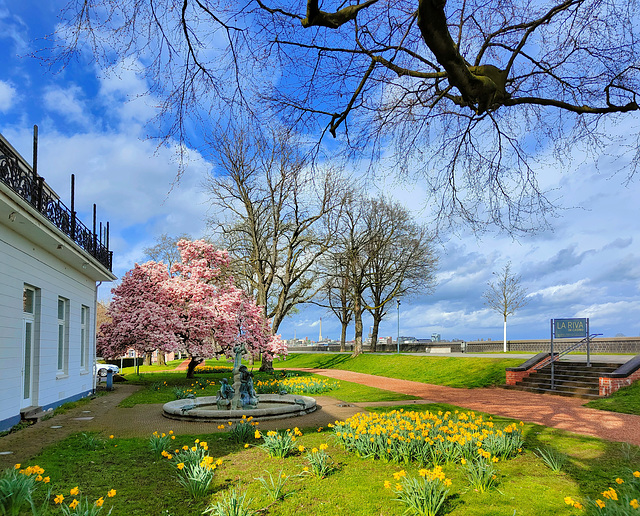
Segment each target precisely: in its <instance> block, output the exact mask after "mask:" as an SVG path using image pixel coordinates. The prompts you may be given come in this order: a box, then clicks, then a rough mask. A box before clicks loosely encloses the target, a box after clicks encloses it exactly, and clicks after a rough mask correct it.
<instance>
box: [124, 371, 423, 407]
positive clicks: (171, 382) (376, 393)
mask: <svg viewBox="0 0 640 516" xmlns="http://www.w3.org/2000/svg"><path fill="white" fill-rule="evenodd" d="M254 374H255V377H256V378H261V377H262V374H261V373H254ZM297 374H299V376H309V377H316V378H323V377H322V376H319V375H312V374H310V373H305V372H300V373H297ZM126 378H127V380H129V381H130V383H134V384H137V385H141V386H143V387H144V388H143V389H141V390H139V391H138V392H136V393H134V394H132V395H131V396H129V397H128V398H126V399H125V400H123V401H122V402H121V403H120V406H121V407H134V406H136V405H138V404H140V403H143V404H146V403H167V402H168V401H173V400H175V399H176V397H175V394H174V389H175V388H176V387H182V388H187V389H193V392H194V394H195V395H196V396H215V395H216V394H217V392H218V390H219V388H220V380H221V379H222V378H227V379H229V378H231V373H213V374H202V375H196V379H194V380H190V379H187V378H185V375H184V373H183V372H179V373H174V372H164V373H145V374H144V375H140V376H138V375H136V374H133V373H131V374H129V375H126ZM196 380H197V382H196ZM230 383H233V382H232V381H231V382H230ZM339 384H340V386H339V387H338V388H337V389H334V390H332V391H331V393H330V395H331V397H332V398H336V399H339V400H342V401H346V402H350V403H359V402H374V401H402V400H413V399H418V398H417V397H416V396H409V395H406V394H400V393H396V392H392V391H387V390H384V389H378V388H375V387H367V386H366V385H360V384H357V383H352V382H345V381H340V382H339ZM200 386H204V388H202V387H200Z"/></svg>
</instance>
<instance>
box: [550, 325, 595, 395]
mask: <svg viewBox="0 0 640 516" xmlns="http://www.w3.org/2000/svg"><path fill="white" fill-rule="evenodd" d="M554 337H555V338H556V339H584V338H586V339H587V367H590V366H591V354H590V353H591V350H590V345H589V344H590V343H589V319H588V318H586V319H585V318H582V319H551V388H552V389H555V382H554V380H555V378H554V362H555V357H554V354H553V339H554Z"/></svg>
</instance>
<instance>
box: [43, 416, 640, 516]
mask: <svg viewBox="0 0 640 516" xmlns="http://www.w3.org/2000/svg"><path fill="white" fill-rule="evenodd" d="M393 408H401V407H393ZM391 409H392V408H391V407H387V408H385V410H391ZM409 409H411V410H416V406H415V405H410V406H408V407H407V410H409ZM419 409H420V410H431V411H434V410H435V411H437V410H463V409H458V408H457V407H452V406H445V405H434V404H432V405H426V406H422V405H421V406H420V407H419ZM376 410H381V409H380V408H378V409H376ZM487 417H489V416H487ZM493 421H494V422H495V423H496V424H506V423H507V422H510V420H507V419H505V418H499V417H493ZM287 424H291V423H290V422H289V423H286V422H283V425H285V426H286V425H287ZM169 428H170V422H167V428H165V429H162V428H159V429H158V431H168V429H169ZM524 436H525V439H526V448H525V452H524V453H523V454H522V455H519V456H518V457H516V458H515V459H511V460H508V461H504V462H499V463H498V464H497V467H498V470H499V475H498V487H497V489H493V490H490V491H488V492H486V493H479V492H476V491H474V490H472V489H468V487H467V486H468V484H467V481H466V479H465V476H464V470H463V468H462V467H461V465H459V464H458V465H450V466H445V472H446V475H447V477H450V478H451V479H452V481H453V485H452V488H451V492H452V494H453V496H452V497H450V498H449V499H448V501H447V502H446V506H445V514H447V515H450V516H486V515H496V516H498V515H504V516H512V515H513V514H516V515H517V516H538V515H540V514H554V515H561V516H562V515H567V516H568V515H571V514H576V511H575V509H572V508H571V507H568V506H567V505H566V504H565V503H564V501H563V500H564V497H565V496H571V497H573V498H574V499H582V498H583V497H586V496H591V497H596V496H598V494H599V493H600V492H601V491H603V490H604V489H606V488H607V487H609V486H610V485H611V483H612V482H613V480H614V479H615V478H616V476H621V475H623V474H624V473H625V471H626V469H627V468H632V469H634V470H636V469H638V467H639V464H638V463H637V459H633V458H631V457H630V455H629V454H628V453H625V451H624V450H623V449H622V445H621V444H620V443H612V442H607V441H603V440H599V439H595V438H589V437H582V436H578V435H576V434H571V433H567V432H563V431H560V430H556V429H551V428H547V427H543V426H539V425H533V424H526V425H525V426H524ZM195 439H201V440H206V441H207V442H208V443H209V454H210V455H211V456H212V457H213V458H214V459H216V460H217V459H218V458H220V459H222V461H223V463H222V465H221V466H220V467H219V468H218V469H217V470H216V473H215V476H214V479H213V483H212V488H211V491H210V493H211V494H210V497H206V498H204V499H202V500H190V499H188V497H187V496H186V492H185V490H184V489H183V488H182V487H181V486H180V485H179V484H178V483H177V481H176V475H175V471H174V466H172V464H171V463H170V462H169V461H167V460H166V459H158V460H154V459H153V457H152V455H151V452H150V451H149V449H148V438H137V439H121V438H118V436H117V435H116V437H115V439H109V440H105V442H106V445H105V447H104V448H97V449H88V448H87V447H86V446H83V443H84V442H86V436H85V437H83V436H82V435H74V436H71V437H69V438H67V439H66V440H64V441H62V442H60V443H58V444H56V445H54V446H51V447H49V448H47V449H46V450H45V451H44V452H43V453H42V454H40V455H39V456H38V457H36V458H34V461H33V463H37V464H39V465H40V466H42V467H43V468H45V472H46V473H45V474H47V475H49V476H50V477H51V486H52V488H53V492H54V493H63V492H65V491H66V492H67V493H68V490H69V489H71V488H73V487H74V486H76V485H77V486H79V487H80V489H81V491H82V492H83V494H85V495H87V496H89V497H90V498H91V499H97V498H98V497H100V496H104V493H106V492H107V491H108V490H109V489H111V488H114V489H116V490H117V495H116V497H115V498H113V499H112V500H109V501H108V502H107V503H105V506H106V505H107V504H111V503H113V505H114V509H113V513H112V514H113V516H118V515H130V514H141V515H152V514H158V515H161V514H167V515H169V514H170V515H171V516H187V515H192V514H201V513H202V511H203V510H204V509H205V508H206V506H207V505H208V504H209V502H210V501H211V500H213V501H216V502H217V501H221V500H222V499H223V498H224V497H225V496H227V495H228V493H229V492H230V490H231V489H232V488H236V489H238V490H239V492H242V493H244V492H247V493H248V498H253V502H252V508H253V509H255V510H257V509H261V508H266V507H268V511H267V512H268V514H270V515H272V516H293V515H296V516H297V515H299V514H305V515H323V516H324V515H326V514H350V515H353V516H360V515H362V516H368V515H371V514H380V515H398V516H399V515H400V514H402V513H403V510H404V508H403V507H402V506H401V505H399V504H398V503H397V502H394V501H393V500H392V498H393V494H392V493H390V492H389V490H385V489H383V488H382V486H383V484H384V482H385V481H386V480H391V479H392V476H393V473H395V472H397V471H399V470H400V469H405V470H406V471H407V473H408V474H409V475H413V476H416V475H417V472H418V466H417V465H404V464H403V465H399V464H393V463H386V464H385V463H383V462H381V461H372V460H364V459H360V458H358V457H356V456H355V455H353V454H349V453H347V452H345V451H344V450H342V449H341V448H337V447H336V446H335V444H334V441H333V439H332V436H331V433H330V432H327V431H324V432H317V431H315V429H312V430H311V431H306V432H304V435H303V436H302V437H300V438H299V439H298V441H299V444H301V445H303V446H305V447H306V448H307V449H310V448H311V447H319V446H320V444H322V443H328V445H329V448H328V450H327V452H328V453H329V455H330V456H331V458H332V459H333V461H334V463H335V466H336V469H335V470H334V471H332V472H331V473H330V474H329V475H328V476H327V477H326V478H324V479H320V478H316V477H313V476H309V475H305V476H299V475H300V473H301V472H302V468H303V466H304V465H305V464H306V463H305V460H304V453H296V454H294V455H293V456H290V457H287V458H285V459H272V458H268V457H267V455H266V454H265V453H264V452H263V451H262V450H260V449H259V448H257V447H256V446H250V447H249V448H244V446H243V445H242V444H236V443H234V442H233V441H232V439H231V438H230V436H229V435H227V434H215V435H191V436H178V437H177V438H176V440H175V442H174V446H175V447H178V446H182V445H190V444H192V443H193V442H194V441H195ZM255 444H260V443H259V442H258V441H255ZM550 446H553V448H554V449H556V450H558V451H559V452H561V453H563V454H565V455H566V456H567V463H566V465H565V467H564V468H563V471H562V472H560V473H553V472H551V471H550V470H549V469H548V468H547V467H546V466H545V465H544V463H543V461H542V460H541V459H540V458H539V457H538V456H537V455H535V453H534V451H535V449H536V448H542V447H550ZM634 460H635V461H636V462H632V461H634ZM266 474H271V475H282V474H284V475H286V476H289V477H290V478H289V480H288V481H287V483H286V486H285V487H284V494H286V496H285V497H284V498H283V499H280V500H279V501H277V502H273V500H272V499H271V498H270V497H269V494H268V493H267V492H266V491H265V490H264V489H263V488H262V487H261V485H260V482H258V481H257V480H256V478H258V477H264V476H265V475H266ZM165 509H166V512H163V511H164V510H165ZM514 511H516V512H515V513H514ZM267 512H264V513H265V514H266V513H267Z"/></svg>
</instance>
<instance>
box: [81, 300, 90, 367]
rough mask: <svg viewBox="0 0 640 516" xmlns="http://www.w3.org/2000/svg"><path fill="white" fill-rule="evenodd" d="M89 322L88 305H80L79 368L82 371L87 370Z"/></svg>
mask: <svg viewBox="0 0 640 516" xmlns="http://www.w3.org/2000/svg"><path fill="white" fill-rule="evenodd" d="M90 322H91V311H90V310H89V307H88V306H85V305H82V306H81V307H80V369H81V370H82V371H88V370H89V342H90V338H91V334H90V332H89V328H91V325H90Z"/></svg>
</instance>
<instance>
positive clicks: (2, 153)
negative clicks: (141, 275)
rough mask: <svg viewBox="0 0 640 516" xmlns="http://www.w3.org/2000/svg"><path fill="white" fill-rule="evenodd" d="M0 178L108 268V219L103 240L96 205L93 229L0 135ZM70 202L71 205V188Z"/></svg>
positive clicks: (110, 261)
mask: <svg viewBox="0 0 640 516" xmlns="http://www.w3.org/2000/svg"><path fill="white" fill-rule="evenodd" d="M0 180H1V181H2V182H3V183H4V184H6V185H7V186H8V187H9V188H11V189H12V190H13V191H14V192H16V193H17V194H18V195H19V196H20V197H22V198H23V199H24V200H25V201H27V202H28V203H29V204H31V206H33V207H34V208H35V209H36V210H38V211H39V212H40V213H41V214H42V215H44V216H45V217H46V218H47V219H48V220H49V221H50V222H51V223H52V224H53V225H54V226H55V227H57V228H58V229H59V230H60V231H62V232H63V233H64V234H65V235H67V236H68V237H70V238H71V239H72V240H73V241H74V242H75V243H76V244H78V245H79V246H80V247H81V248H82V249H84V250H85V251H86V252H87V253H88V254H90V255H91V256H93V257H94V258H95V259H96V260H98V261H99V262H100V263H101V264H102V265H104V266H105V267H106V268H107V269H109V271H111V270H112V265H113V263H112V262H113V251H109V231H108V223H107V230H106V231H105V238H106V242H105V243H103V241H102V240H103V234H102V227H101V229H100V237H98V234H97V232H96V222H95V205H94V221H93V231H91V230H90V229H89V228H88V227H87V226H85V225H84V224H83V223H82V222H81V221H80V220H78V219H77V218H76V212H75V211H74V210H73V209H71V210H70V209H69V208H67V207H66V206H65V205H64V203H63V202H62V201H61V200H60V198H59V197H58V196H57V195H56V193H55V192H54V191H53V190H51V189H50V188H49V187H48V186H47V185H46V184H45V182H44V179H43V178H42V177H41V176H39V175H36V174H34V172H33V170H32V169H31V167H30V166H29V165H28V164H27V163H26V162H25V161H24V160H23V159H22V158H21V157H20V156H19V155H18V154H16V153H15V152H14V151H13V149H12V148H11V147H9V146H8V145H6V144H5V142H4V140H3V139H2V138H0ZM71 205H72V208H73V191H72V200H71Z"/></svg>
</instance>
